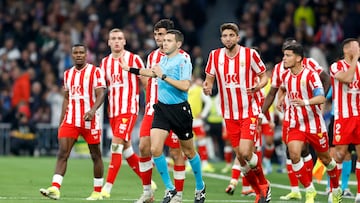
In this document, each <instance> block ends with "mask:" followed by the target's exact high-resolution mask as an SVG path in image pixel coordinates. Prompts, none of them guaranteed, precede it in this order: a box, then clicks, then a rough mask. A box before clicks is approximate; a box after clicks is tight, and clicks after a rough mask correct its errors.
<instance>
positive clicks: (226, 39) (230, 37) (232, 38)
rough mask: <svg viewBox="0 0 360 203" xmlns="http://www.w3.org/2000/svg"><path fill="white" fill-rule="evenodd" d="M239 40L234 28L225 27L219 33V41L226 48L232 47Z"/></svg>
mask: <svg viewBox="0 0 360 203" xmlns="http://www.w3.org/2000/svg"><path fill="white" fill-rule="evenodd" d="M239 40H240V38H239V35H238V34H237V33H236V32H235V31H234V30H231V29H226V30H224V31H223V32H222V33H221V42H222V44H223V45H224V46H225V48H227V49H230V50H232V49H234V47H235V46H236V44H237V43H238V42H239Z"/></svg>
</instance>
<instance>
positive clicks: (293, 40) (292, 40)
mask: <svg viewBox="0 0 360 203" xmlns="http://www.w3.org/2000/svg"><path fill="white" fill-rule="evenodd" d="M291 43H296V39H295V38H293V37H288V38H286V39H285V41H284V43H283V45H282V50H284V48H285V47H287V46H288V45H289V44H291Z"/></svg>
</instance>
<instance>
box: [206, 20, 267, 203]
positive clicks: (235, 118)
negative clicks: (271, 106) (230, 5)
mask: <svg viewBox="0 0 360 203" xmlns="http://www.w3.org/2000/svg"><path fill="white" fill-rule="evenodd" d="M220 32H221V42H222V44H223V45H224V47H223V48H219V49H216V50H213V51H211V52H210V54H209V58H208V61H207V65H206V68H205V72H206V79H205V81H204V83H203V91H204V93H205V94H206V95H211V93H212V88H213V84H214V81H215V78H216V79H217V84H218V88H219V94H220V97H221V99H220V100H221V111H222V114H223V117H224V119H225V126H226V132H227V133H228V135H229V137H230V139H231V145H232V147H233V150H234V151H235V153H236V156H237V158H238V160H239V162H240V165H241V167H240V168H241V172H242V173H243V174H244V176H246V178H247V179H248V181H249V183H250V185H251V186H252V187H253V189H254V190H255V192H256V199H255V202H269V201H270V199H271V194H270V192H271V190H270V182H269V181H268V180H266V178H265V176H264V174H263V170H262V167H261V161H260V160H261V159H260V157H258V156H257V155H256V154H255V153H254V147H255V145H254V136H255V135H256V128H257V120H258V115H259V113H260V112H259V103H258V102H257V101H256V97H257V96H256V94H257V92H258V91H259V90H260V89H261V88H263V87H264V86H265V85H266V83H267V80H268V77H267V76H266V74H265V71H266V67H265V65H264V63H263V62H262V61H261V59H260V56H259V54H258V53H257V52H256V51H255V50H254V49H250V48H247V47H243V46H240V45H239V44H238V42H239V39H240V37H239V34H238V33H239V28H238V26H237V25H236V24H235V23H224V24H222V25H221V27H220Z"/></svg>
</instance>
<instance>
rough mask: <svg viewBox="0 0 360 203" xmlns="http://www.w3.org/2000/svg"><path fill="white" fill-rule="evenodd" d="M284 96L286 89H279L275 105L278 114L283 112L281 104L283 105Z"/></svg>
mask: <svg viewBox="0 0 360 203" xmlns="http://www.w3.org/2000/svg"><path fill="white" fill-rule="evenodd" d="M285 96H286V89H285V87H280V88H279V91H278V98H277V103H276V106H275V107H276V109H277V110H278V111H279V112H284V111H283V110H284V109H283V104H284V102H285V101H284V100H285Z"/></svg>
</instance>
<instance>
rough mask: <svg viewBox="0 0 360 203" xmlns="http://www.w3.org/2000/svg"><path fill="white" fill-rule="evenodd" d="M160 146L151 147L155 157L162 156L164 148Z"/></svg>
mask: <svg viewBox="0 0 360 203" xmlns="http://www.w3.org/2000/svg"><path fill="white" fill-rule="evenodd" d="M160 148H161V147H159V148H156V147H155V146H151V148H150V151H151V155H152V156H154V157H158V156H161V154H162V150H163V149H162V148H161V149H160Z"/></svg>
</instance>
